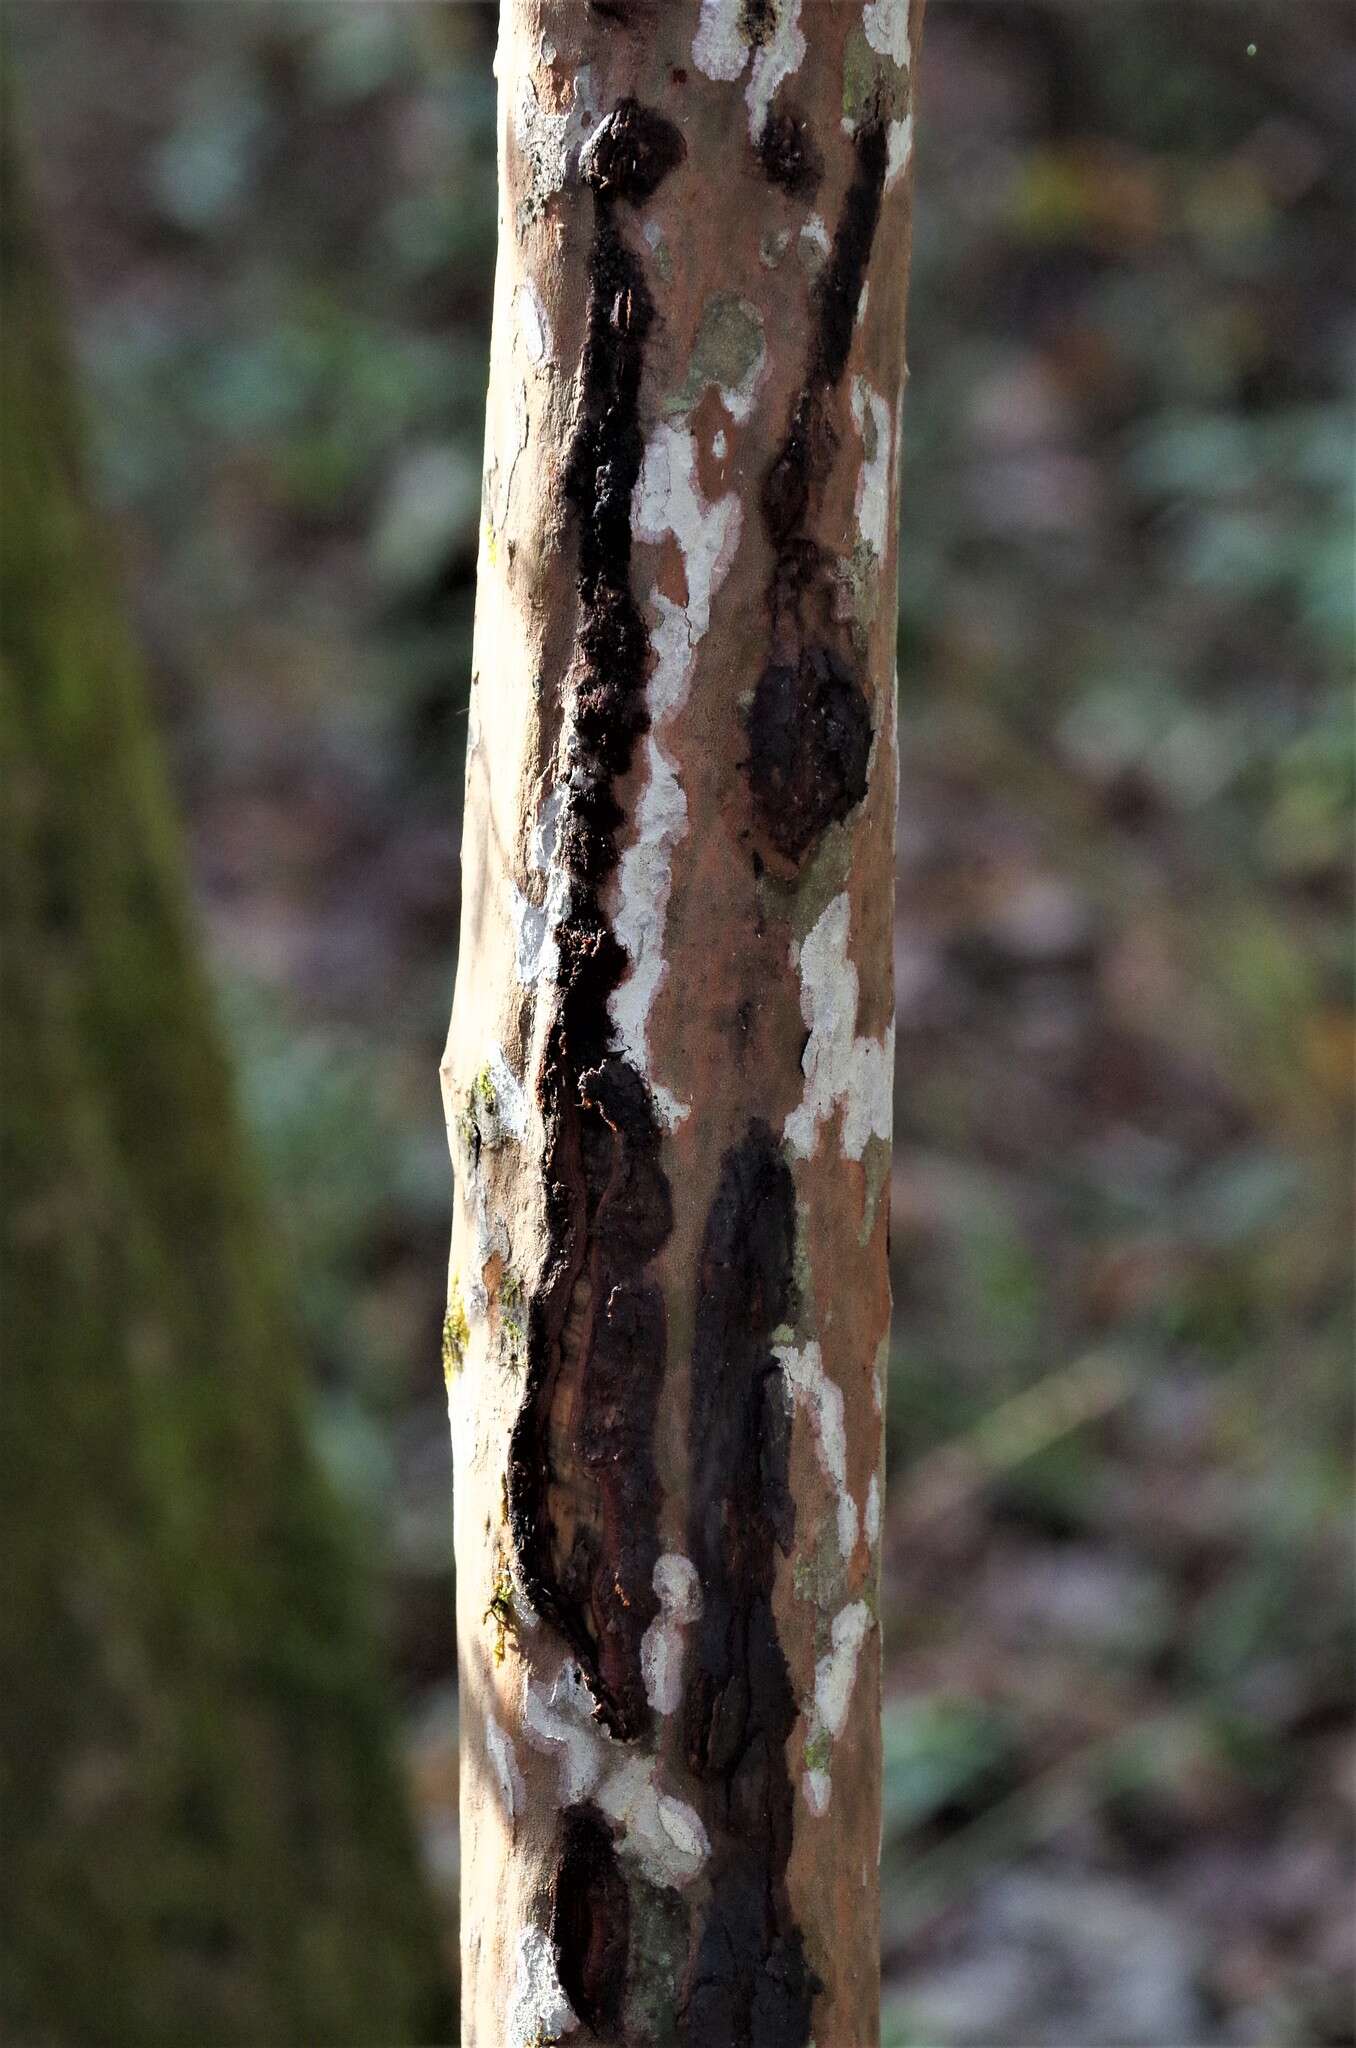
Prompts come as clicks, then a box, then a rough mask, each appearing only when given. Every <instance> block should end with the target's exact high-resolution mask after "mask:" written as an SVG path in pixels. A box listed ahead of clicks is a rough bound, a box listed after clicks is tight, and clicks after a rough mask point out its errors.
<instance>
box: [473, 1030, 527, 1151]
mask: <svg viewBox="0 0 1356 2048" xmlns="http://www.w3.org/2000/svg"><path fill="white" fill-rule="evenodd" d="M476 1098H477V1100H476V1115H477V1118H478V1121H479V1125H480V1142H481V1144H482V1145H488V1146H490V1147H491V1148H492V1147H494V1146H496V1145H502V1144H503V1143H504V1141H505V1139H507V1138H512V1139H515V1140H516V1141H517V1142H518V1143H519V1144H521V1142H522V1140H523V1139H524V1138H525V1137H526V1136H527V1093H526V1091H525V1089H524V1087H523V1084H522V1082H521V1081H520V1080H519V1079H518V1076H517V1075H516V1074H515V1073H514V1071H513V1069H512V1067H511V1066H510V1065H509V1063H508V1059H507V1056H506V1055H505V1052H504V1048H503V1046H502V1045H492V1046H491V1047H490V1049H489V1051H488V1053H486V1055H485V1063H484V1065H483V1066H482V1068H481V1070H480V1074H479V1076H478V1077H477V1082H476Z"/></svg>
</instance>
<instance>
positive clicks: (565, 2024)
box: [508, 1927, 579, 2048]
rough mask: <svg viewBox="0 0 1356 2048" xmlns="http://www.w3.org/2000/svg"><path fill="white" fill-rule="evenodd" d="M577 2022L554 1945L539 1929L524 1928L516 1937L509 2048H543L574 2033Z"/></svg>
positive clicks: (510, 2002) (509, 2017)
mask: <svg viewBox="0 0 1356 2048" xmlns="http://www.w3.org/2000/svg"><path fill="white" fill-rule="evenodd" d="M578 2025H579V2020H578V2016H577V2015H576V2013H575V2010H574V2007H573V2006H572V2005H571V2004H570V2001H569V1999H568V1998H567V1997H566V1996H565V1992H564V1988H563V1986H562V1985H561V1981H560V1972H559V1969H558V1968H557V1965H556V1951H555V1944H554V1943H553V1942H552V1940H551V1938H550V1936H549V1935H548V1934H546V1933H545V1932H544V1931H543V1929H542V1928H540V1927H525V1928H524V1929H523V1931H522V1933H521V1934H520V1935H519V1936H518V1947H517V1954H516V1957H515V1959H514V1972H513V1990H512V1992H511V1994H510V1997H509V2009H508V2038H509V2043H510V2048H543V2044H545V2043H547V2042H551V2041H558V2040H559V2039H560V2038H561V2036H562V2035H563V2034H571V2033H573V2032H574V2030H575V2028H576V2027H577V2026H578Z"/></svg>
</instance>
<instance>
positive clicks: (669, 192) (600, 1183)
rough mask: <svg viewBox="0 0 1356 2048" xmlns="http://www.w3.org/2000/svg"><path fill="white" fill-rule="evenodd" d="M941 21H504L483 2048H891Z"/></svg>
mask: <svg viewBox="0 0 1356 2048" xmlns="http://www.w3.org/2000/svg"><path fill="white" fill-rule="evenodd" d="M920 12H921V10H920V8H919V7H918V6H917V5H915V6H914V7H913V9H912V18H910V10H909V8H908V6H907V5H906V4H905V0H868V4H866V5H865V6H863V5H861V4H856V0H853V4H849V0H842V4H839V0H701V4H700V5H697V4H695V0H693V4H688V0H663V4H662V5H661V4H656V0H650V4H644V0H631V4H623V0H611V4H608V5H603V4H593V5H587V6H586V5H584V4H582V0H558V4H536V0H506V4H505V6H504V10H503V17H502V22H503V25H502V31H501V42H500V50H499V58H498V76H499V90H500V107H501V117H500V261H499V272H498V279H497V285H496V303H495V325H494V345H493V363H492V373H491V388H490V395H489V413H488V425H487V439H486V466H485V494H484V519H483V529H482V538H481V554H480V564H479V597H478V610H477V626H476V654H475V666H476V674H475V681H474V689H473V697H472V713H471V728H470V735H469V742H468V763H467V807H466V835H465V847H464V855H463V859H464V870H465V895H464V910H463V925H462V941H461V944H462V951H461V968H460V973H459V977H458V985H457V996H456V1002H455V1006H454V1011H453V1019H452V1029H451V1033H450V1036H449V1040H448V1054H447V1060H446V1063H445V1068H444V1086H445V1092H446V1101H447V1112H448V1121H449V1130H450V1134H451V1142H452V1147H453V1154H454V1160H455V1163H456V1169H457V1204H456V1216H455V1222H454V1231H453V1249H452V1272H451V1283H450V1294H449V1312H448V1321H447V1328H446V1344H445V1351H446V1363H447V1367H448V1391H449V1409H450V1414H451V1422H452V1431H453V1441H454V1450H455V1470H456V1544H457V1567H458V1630H459V1639H460V1659H461V1684H462V1714H463V1719H462V1730H463V1751H462V1755H463V1763H462V1830H463V1836H462V1839H463V1968H464V1976H463V2000H464V2004H463V2039H464V2041H465V2042H467V2043H470V2044H476V2048H491V2044H499V2043H501V2042H507V2043H511V2044H513V2048H527V2044H530V2043H538V2042H543V2041H552V2040H556V2039H559V2038H565V2037H571V2038H575V2037H577V2038H580V2039H585V2040H587V2039H594V2040H598V2041H604V2042H609V2043H611V2042H616V2043H621V2042H627V2043H634V2044H651V2043H691V2044H693V2048H697V2044H701V2048H707V2044H710V2048H721V2044H727V2043H728V2044H731V2048H734V2044H745V2043H748V2044H751V2048H752V2044H759V2048H774V2044H775V2048H781V2044H794V2043H807V2042H809V2041H811V2040H814V2041H815V2042H817V2043H818V2044H819V2048H867V2044H869V2043H871V2042H872V2041H874V2040H875V2039H876V2038H877V2035H878V2030H879V2021H878V1989H879V1984H878V1975H879V1972H878V1924H879V1914H878V1890H877V1851H878V1841H879V1799H880V1753H879V1751H880V1731H879V1706H880V1697H879V1694H880V1655H879V1633H878V1627H877V1620H876V1582H877V1568H878V1558H877V1545H878V1535H879V1522H880V1486H881V1472H880V1449H881V1393H882V1384H883V1381H882V1372H883V1359H884V1351H885V1346H886V1342H887V1336H888V1324H889V1282H888V1274H887V1265H886V1232H887V1228H888V1218H887V1201H888V1197H887V1188H888V1154H889V1132H890V1096H891V1080H892V1068H893V1031H892V1022H891V1018H892V989H891V908H892V881H891V877H892V844H893V818H894V795H895V756H894V635H895V578H896V519H895V499H896V488H895V486H896V466H897V459H898V439H899V409H900V394H901V384H902V378H903V325H904V298H905V284H906V277H907V259H908V233H909V227H908V221H909V189H910V178H909V162H910V156H911V148H912V117H911V112H910V102H911V85H912V75H913V66H914V63H915V61H916V40H917V30H918V17H919V14H920Z"/></svg>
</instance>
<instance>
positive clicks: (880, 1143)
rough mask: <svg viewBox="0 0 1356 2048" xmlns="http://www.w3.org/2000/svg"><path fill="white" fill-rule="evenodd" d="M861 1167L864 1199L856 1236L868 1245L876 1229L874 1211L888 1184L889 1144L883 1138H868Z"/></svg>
mask: <svg viewBox="0 0 1356 2048" xmlns="http://www.w3.org/2000/svg"><path fill="white" fill-rule="evenodd" d="M862 1165H863V1167H864V1169H865V1172H866V1199H865V1200H864V1202H863V1203H862V1227H861V1230H860V1232H859V1234H858V1242H859V1243H860V1244H862V1245H866V1244H869V1243H870V1240H871V1233H872V1231H873V1230H874V1229H875V1227H876V1211H877V1210H878V1208H879V1207H880V1198H881V1195H882V1194H883V1193H884V1191H885V1189H886V1188H887V1187H888V1186H889V1182H890V1146H889V1142H888V1141H887V1140H886V1139H884V1138H876V1137H872V1138H868V1139H867V1143H866V1150H865V1152H864V1153H863V1155H862Z"/></svg>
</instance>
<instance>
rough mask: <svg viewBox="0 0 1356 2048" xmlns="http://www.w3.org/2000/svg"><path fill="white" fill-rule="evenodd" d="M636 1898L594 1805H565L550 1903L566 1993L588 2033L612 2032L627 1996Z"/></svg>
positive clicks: (607, 1831) (604, 1824) (555, 1946)
mask: <svg viewBox="0 0 1356 2048" xmlns="http://www.w3.org/2000/svg"><path fill="white" fill-rule="evenodd" d="M630 1923H631V1898H630V1892H629V1890H628V1888H627V1883H626V1877H625V1874H624V1872H623V1871H622V1868H621V1865H620V1864H619V1863H618V1861H617V1851H616V1849H615V1847H614V1846H613V1839H612V1829H611V1828H610V1826H609V1825H608V1823H607V1821H606V1820H605V1818H604V1817H603V1815H602V1814H601V1813H600V1812H599V1811H598V1809H597V1807H596V1806H593V1805H589V1804H581V1805H578V1806H567V1807H566V1809H565V1811H564V1813H563V1814H562V1815H561V1846H560V1858H559V1861H558V1863H557V1865H556V1878H555V1885H554V1889H553V1895H552V1901H551V1943H552V1946H553V1947H554V1949H555V1952H556V1970H557V1973H558V1975H559V1977H560V1985H561V1989H562V1990H563V1991H564V1993H565V1996H566V1997H567V1998H568V1999H569V2001H570V2004H571V2006H572V2007H573V2008H574V2011H575V2013H576V2015H577V2016H578V2018H579V2020H580V2022H581V2023H582V2024H583V2025H584V2026H586V2027H587V2028H588V2029H589V2031H590V2033H593V2034H604V2033H610V2032H611V2031H612V2029H613V2028H614V2027H615V2026H616V2025H617V2023H618V2021H619V2020H620V2018H621V2012H622V2005H623V2001H624V1997H625V1991H626V1956H627V1946H628V1943H629V1939H630Z"/></svg>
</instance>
